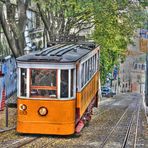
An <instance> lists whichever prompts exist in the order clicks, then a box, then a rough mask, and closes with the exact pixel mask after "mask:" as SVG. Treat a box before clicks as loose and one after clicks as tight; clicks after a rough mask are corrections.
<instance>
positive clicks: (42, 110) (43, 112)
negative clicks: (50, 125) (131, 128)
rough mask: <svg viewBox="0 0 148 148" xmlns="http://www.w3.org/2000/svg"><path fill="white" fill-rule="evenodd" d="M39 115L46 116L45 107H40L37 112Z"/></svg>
mask: <svg viewBox="0 0 148 148" xmlns="http://www.w3.org/2000/svg"><path fill="white" fill-rule="evenodd" d="M38 113H39V115H41V116H46V115H47V114H48V110H47V108H46V107H40V108H39V110H38Z"/></svg>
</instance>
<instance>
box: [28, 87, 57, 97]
mask: <svg viewBox="0 0 148 148" xmlns="http://www.w3.org/2000/svg"><path fill="white" fill-rule="evenodd" d="M31 96H44V97H50V98H55V97H56V90H42V89H32V90H31Z"/></svg>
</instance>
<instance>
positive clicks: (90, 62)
mask: <svg viewBox="0 0 148 148" xmlns="http://www.w3.org/2000/svg"><path fill="white" fill-rule="evenodd" d="M97 54H98V52H97V53H95V54H94V55H93V56H91V57H89V58H88V59H87V60H86V61H85V62H83V63H81V67H82V68H81V85H80V86H81V89H83V88H84V87H85V86H86V85H87V84H88V83H89V81H90V80H91V79H92V77H93V76H94V75H95V73H96V72H97V71H98V70H99V69H98V68H97V67H98V58H97ZM83 64H84V67H85V68H84V73H83ZM84 75H85V78H84ZM83 79H84V84H83Z"/></svg>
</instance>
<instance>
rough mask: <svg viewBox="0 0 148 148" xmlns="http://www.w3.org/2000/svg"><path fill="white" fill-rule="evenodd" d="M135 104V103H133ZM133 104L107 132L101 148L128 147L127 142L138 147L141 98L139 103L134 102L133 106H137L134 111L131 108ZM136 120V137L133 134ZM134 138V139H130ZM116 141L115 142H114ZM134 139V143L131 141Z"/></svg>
mask: <svg viewBox="0 0 148 148" xmlns="http://www.w3.org/2000/svg"><path fill="white" fill-rule="evenodd" d="M131 105H133V104H131ZM131 105H129V107H128V108H127V109H126V110H125V111H124V113H123V114H122V116H121V117H120V119H119V120H118V121H117V123H116V124H115V126H114V127H113V128H111V131H110V132H109V133H108V134H107V136H106V137H105V138H104V140H103V142H102V143H101V145H100V147H99V148H103V147H106V146H107V147H115V146H117V145H118V147H121V148H126V147H127V144H128V146H130V147H134V148H135V147H136V141H137V128H138V120H139V112H140V105H139V100H138V103H136V102H135V103H134V105H133V106H136V109H135V110H134V111H132V110H131ZM135 120H136V123H135V124H136V125H135V129H134V130H135V133H134V137H132V136H131V134H133V132H134V131H133V124H134V121H135ZM130 138H133V139H130ZM113 141H114V142H113ZM130 141H132V143H131V142H130Z"/></svg>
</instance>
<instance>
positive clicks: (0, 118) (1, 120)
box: [0, 93, 17, 129]
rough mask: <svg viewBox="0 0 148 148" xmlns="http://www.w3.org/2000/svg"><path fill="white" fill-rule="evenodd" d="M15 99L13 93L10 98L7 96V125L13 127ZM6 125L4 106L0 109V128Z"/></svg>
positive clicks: (14, 123)
mask: <svg viewBox="0 0 148 148" xmlns="http://www.w3.org/2000/svg"><path fill="white" fill-rule="evenodd" d="M16 101H17V96H16V93H14V94H13V95H12V96H11V97H10V98H8V102H7V101H6V103H8V127H14V126H15V125H16V110H17V109H16V106H17V105H16ZM5 127H6V106H5V108H4V110H3V111H0V129H4V128H5Z"/></svg>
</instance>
